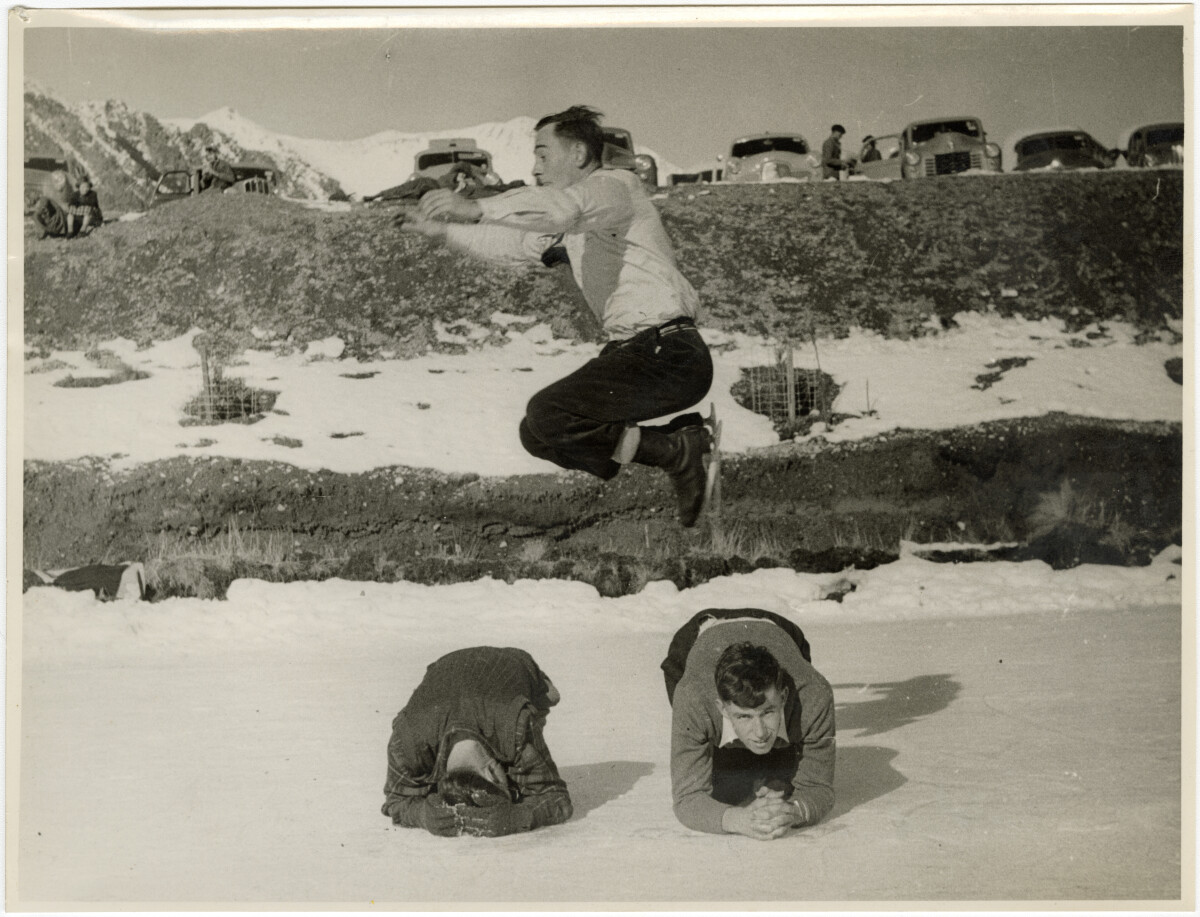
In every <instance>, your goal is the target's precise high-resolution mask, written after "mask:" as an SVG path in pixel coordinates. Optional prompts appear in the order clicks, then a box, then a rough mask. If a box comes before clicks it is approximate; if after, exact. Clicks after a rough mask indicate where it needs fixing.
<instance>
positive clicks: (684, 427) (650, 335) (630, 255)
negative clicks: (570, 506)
mask: <svg viewBox="0 0 1200 917" xmlns="http://www.w3.org/2000/svg"><path fill="white" fill-rule="evenodd" d="M599 119H600V113H599V112H597V111H595V110H594V109H591V108H588V107H586V106H582V105H576V106H573V107H571V108H568V109H567V110H566V111H563V112H559V113H558V114H553V115H547V116H546V117H544V118H542V119H541V120H540V121H539V122H538V123H537V126H536V137H535V141H534V168H533V175H534V178H535V179H536V183H537V186H536V187H532V188H517V189H514V190H512V191H508V192H506V193H504V194H500V195H496V196H495V197H489V198H486V199H479V200H468V199H466V198H463V197H462V196H460V195H456V194H454V193H453V192H450V191H431V192H429V193H428V194H426V195H425V196H424V197H422V198H421V203H420V207H419V211H418V212H419V217H420V218H419V219H418V220H416V221H410V222H405V223H403V224H402V228H403V229H405V230H408V231H411V232H419V233H423V234H425V235H427V236H430V237H432V238H437V239H441V240H443V241H445V242H446V243H448V244H450V245H452V246H454V247H456V248H458V249H460V250H462V251H466V252H468V253H470V254H473V255H476V256H478V257H482V258H485V259H488V260H490V261H495V262H500V263H508V264H520V263H528V262H535V263H536V262H539V261H541V260H542V259H543V257H544V256H547V257H549V256H548V255H547V253H548V252H549V251H550V250H551V249H554V248H556V246H557V244H558V243H559V242H562V243H563V246H565V249H566V252H567V256H568V257H569V260H570V264H571V270H572V274H573V276H574V278H575V281H576V283H578V285H579V287H580V289H581V290H582V291H583V296H584V299H585V300H587V303H588V306H589V307H590V308H591V310H592V311H593V312H594V313H595V314H596V316H597V318H598V319H599V320H600V323H601V325H602V327H603V329H604V332H605V334H606V335H607V336H608V343H607V344H606V345H605V346H604V348H603V350H601V351H600V354H599V355H598V356H596V357H595V358H594V359H592V360H590V361H589V362H588V363H586V364H585V365H584V366H583V367H581V368H580V369H578V370H576V371H575V372H574V373H572V374H571V375H569V376H567V377H566V378H564V379H561V380H560V381H558V382H555V383H553V384H552V385H550V386H548V387H547V388H545V389H543V390H542V391H540V392H538V393H537V394H535V395H534V396H533V398H531V399H530V401H529V405H528V407H527V409H526V414H525V417H524V419H523V420H522V421H521V425H520V435H521V443H522V445H524V447H525V449H526V450H527V451H528V452H530V453H531V454H533V455H535V456H537V457H538V458H542V459H545V460H547V461H550V462H553V463H555V464H556V465H559V466H560V467H563V468H573V469H579V470H582V471H586V472H588V473H590V474H593V475H595V476H596V477H598V478H601V479H602V480H608V479H610V478H612V477H614V476H615V475H616V474H617V473H618V472H619V471H620V469H621V466H622V465H624V464H627V463H629V462H637V463H639V464H643V465H650V466H653V467H657V468H661V469H663V471H665V472H666V473H667V475H668V476H669V477H670V479H671V482H672V484H673V487H674V490H675V496H676V502H677V505H678V512H679V519H680V522H681V523H682V524H683V525H684V526H692V525H694V524H695V523H696V520H697V518H698V516H699V514H700V511H701V509H702V508H703V503H704V496H705V484H706V469H705V463H704V457H705V455H706V454H708V452H709V451H710V450H711V445H712V438H711V432H710V430H709V429H708V427H706V425H705V423H704V421H703V420H702V418H701V417H700V415H699V414H696V413H690V414H684V415H681V416H679V417H676V418H674V419H673V420H672V421H671V422H670V423H668V424H665V425H659V426H644V425H641V423H642V421H645V420H650V419H653V418H656V417H663V416H665V415H668V414H673V413H676V412H678V411H682V410H684V409H686V408H688V407H691V406H693V405H695V404H696V403H697V402H699V401H701V400H702V399H703V398H704V396H705V395H706V394H707V393H708V389H709V386H710V385H711V384H712V358H711V356H710V354H709V352H708V347H707V345H706V344H705V343H704V341H703V340H702V339H701V337H700V333H699V331H698V330H697V329H696V323H695V319H696V315H697V313H698V311H699V301H698V297H697V296H696V291H695V290H694V289H693V288H692V286H691V284H690V283H688V281H687V280H686V279H685V278H684V277H683V275H682V274H680V273H679V270H678V268H677V267H676V264H675V256H674V253H673V251H672V249H671V242H670V239H669V238H668V237H667V234H666V231H665V230H664V229H663V226H662V221H661V220H660V219H659V216H658V211H657V210H656V209H655V207H654V204H653V203H652V202H651V201H650V199H649V198H648V197H647V195H646V193H645V191H644V190H643V189H642V186H641V182H640V181H639V180H638V177H637V176H636V175H634V174H633V173H632V172H628V171H625V170H620V169H602V168H601V161H602V159H601V158H602V155H603V150H604V135H603V131H602V129H601V127H600V120H599ZM475 224H478V225H475ZM559 250H561V249H559Z"/></svg>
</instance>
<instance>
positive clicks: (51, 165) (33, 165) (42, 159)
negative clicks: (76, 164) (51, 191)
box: [25, 156, 67, 172]
mask: <svg viewBox="0 0 1200 917" xmlns="http://www.w3.org/2000/svg"><path fill="white" fill-rule="evenodd" d="M25 168H27V169H36V170H37V171H39V172H56V171H59V170H61V171H63V172H65V171H66V170H67V164H66V162H65V161H63V160H61V159H53V158H51V157H49V156H31V157H30V158H29V159H26V160H25Z"/></svg>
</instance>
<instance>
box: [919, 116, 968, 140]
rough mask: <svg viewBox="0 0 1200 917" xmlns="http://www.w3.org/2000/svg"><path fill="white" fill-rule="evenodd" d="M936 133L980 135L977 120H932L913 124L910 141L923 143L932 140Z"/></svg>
mask: <svg viewBox="0 0 1200 917" xmlns="http://www.w3.org/2000/svg"><path fill="white" fill-rule="evenodd" d="M938 134H966V135H967V136H968V137H982V136H983V132H982V131H981V130H980V129H979V122H978V121H933V122H930V123H929V124H914V125H913V127H912V142H913V143H924V142H925V141H926V140H932V139H933V138H934V137H936V136H937V135H938Z"/></svg>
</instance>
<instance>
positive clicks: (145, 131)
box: [24, 84, 341, 213]
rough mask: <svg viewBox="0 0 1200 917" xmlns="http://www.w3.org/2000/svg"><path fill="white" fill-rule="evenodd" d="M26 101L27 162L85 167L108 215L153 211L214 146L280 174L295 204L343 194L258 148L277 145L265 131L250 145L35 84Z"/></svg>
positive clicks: (312, 171) (303, 167)
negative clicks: (167, 185) (175, 177)
mask: <svg viewBox="0 0 1200 917" xmlns="http://www.w3.org/2000/svg"><path fill="white" fill-rule="evenodd" d="M24 102H25V106H24V127H25V155H26V156H27V157H28V156H50V157H54V158H70V159H74V160H76V161H78V162H79V163H80V165H82V167H83V169H84V171H85V172H86V173H87V174H88V175H89V176H90V177H91V178H92V180H93V182H94V183H95V185H96V191H97V193H98V194H99V195H100V200H101V204H102V206H103V207H104V209H105V211H106V212H112V213H120V212H122V211H129V210H141V209H143V208H145V206H146V205H147V203H148V202H149V199H150V197H151V195H152V194H153V193H154V186H155V183H156V182H157V181H158V178H159V176H160V175H161V174H162V173H164V172H168V171H171V170H175V169H194V168H197V167H198V166H199V165H200V163H201V162H202V161H203V160H204V147H205V146H208V145H210V144H211V145H215V146H216V147H218V149H220V150H221V153H222V155H224V156H225V158H226V159H228V160H230V161H231V162H247V163H255V164H258V165H264V166H267V167H269V168H273V169H275V170H276V172H277V174H278V182H279V188H280V191H281V193H283V194H285V195H287V196H289V197H301V198H319V199H322V200H324V199H326V198H328V197H329V196H330V195H333V194H336V193H338V192H339V191H341V188H340V186H339V185H338V183H337V181H336V179H334V178H331V177H330V176H329V175H328V174H326V173H324V172H322V171H320V170H319V169H317V168H314V167H313V166H312V165H310V164H309V163H307V162H305V161H304V160H303V159H302V158H300V157H294V156H293V157H289V156H285V155H283V150H282V148H279V147H278V146H276V145H273V144H265V146H266V148H264V145H262V144H258V143H256V142H253V141H255V140H259V139H261V140H264V141H265V140H267V139H269V137H268V136H265V135H263V132H261V131H260V136H259V137H258V138H255V137H254V136H253V135H251V134H247V137H246V141H247V142H243V141H242V140H240V139H239V138H237V137H234V136H231V135H230V134H228V133H226V132H225V131H222V130H220V129H219V128H213V127H210V126H209V125H206V124H204V123H202V122H197V123H194V124H191V125H189V126H187V127H186V128H181V127H180V126H178V125H176V124H172V123H166V122H163V121H160V120H158V119H157V118H155V117H154V116H153V115H151V114H148V113H146V112H139V111H135V110H133V109H131V108H129V106H127V105H126V104H125V103H124V102H120V101H115V100H108V101H99V102H82V103H78V104H74V105H68V104H66V103H64V102H62V101H61V100H59V99H57V98H56V97H55V96H54V95H52V94H51V93H49V92H47V91H46V90H45V89H43V88H41V87H38V86H36V85H34V84H27V85H26V88H25V96H24Z"/></svg>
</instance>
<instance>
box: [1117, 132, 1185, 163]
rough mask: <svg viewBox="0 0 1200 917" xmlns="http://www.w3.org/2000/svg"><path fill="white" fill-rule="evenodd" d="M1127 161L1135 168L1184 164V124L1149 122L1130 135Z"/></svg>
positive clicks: (1126, 153)
mask: <svg viewBox="0 0 1200 917" xmlns="http://www.w3.org/2000/svg"><path fill="white" fill-rule="evenodd" d="M1125 161H1126V162H1128V163H1129V165H1131V166H1132V167H1133V168H1135V169H1150V168H1155V167H1157V166H1182V165H1183V124H1182V123H1181V122H1178V121H1173V122H1168V123H1164V124H1147V125H1145V126H1144V127H1139V128H1138V129H1137V130H1135V131H1134V132H1133V133H1131V134H1130V135H1129V143H1128V145H1127V147H1126V149H1125Z"/></svg>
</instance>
